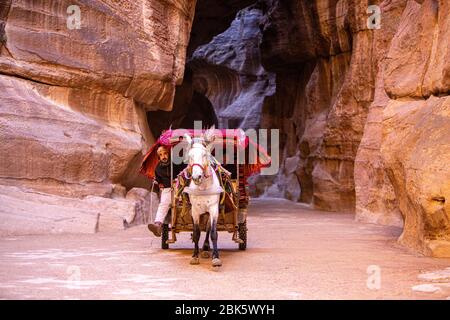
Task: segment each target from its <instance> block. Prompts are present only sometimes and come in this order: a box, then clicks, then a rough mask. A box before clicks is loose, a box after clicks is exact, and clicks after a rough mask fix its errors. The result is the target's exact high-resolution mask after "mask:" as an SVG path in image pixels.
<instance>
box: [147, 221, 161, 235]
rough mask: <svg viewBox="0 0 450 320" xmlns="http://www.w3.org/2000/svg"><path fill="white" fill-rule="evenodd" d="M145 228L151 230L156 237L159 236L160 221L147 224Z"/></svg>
mask: <svg viewBox="0 0 450 320" xmlns="http://www.w3.org/2000/svg"><path fill="white" fill-rule="evenodd" d="M147 228H148V230H150V231H151V232H153V234H154V235H155V236H156V237H161V229H162V223H161V222H155V223H150V224H149V225H148V226H147Z"/></svg>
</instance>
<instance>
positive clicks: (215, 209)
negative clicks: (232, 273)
mask: <svg viewBox="0 0 450 320" xmlns="http://www.w3.org/2000/svg"><path fill="white" fill-rule="evenodd" d="M209 214H210V219H211V240H212V243H213V253H212V265H213V267H220V266H221V265H222V261H221V260H220V259H219V250H218V249H217V238H218V232H217V220H218V218H219V201H217V205H213V206H211V208H210V212H209Z"/></svg>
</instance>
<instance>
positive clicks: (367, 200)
mask: <svg viewBox="0 0 450 320" xmlns="http://www.w3.org/2000/svg"><path fill="white" fill-rule="evenodd" d="M260 3H261V4H262V8H263V11H264V18H263V19H262V22H261V27H262V32H263V38H262V42H261V45H260V49H261V56H262V64H263V66H264V68H265V69H266V70H268V71H269V72H275V73H276V93H275V94H274V95H273V96H271V97H267V98H266V99H265V102H264V107H263V111H262V115H261V126H262V127H266V128H280V129H281V145H280V151H281V153H282V159H283V161H282V167H281V169H280V173H279V175H278V176H277V177H275V178H274V177H272V178H264V177H260V178H257V179H256V181H255V182H254V183H255V186H256V188H255V192H254V193H255V194H263V193H265V194H266V195H268V196H282V197H286V198H288V199H292V200H296V201H301V202H306V203H310V204H311V205H312V206H314V207H315V208H320V209H325V210H333V211H356V218H357V219H358V220H362V221H367V222H374V223H381V224H388V225H396V226H403V225H404V232H403V235H402V237H401V238H400V241H401V242H402V243H404V244H405V245H407V246H409V247H413V248H415V249H417V250H419V251H421V252H423V253H425V254H429V255H435V256H449V255H450V250H449V248H450V246H449V244H450V243H449V239H450V211H449V208H448V197H449V195H448V186H449V185H450V178H449V170H450V166H448V159H450V153H449V145H450V139H449V138H448V137H449V136H450V127H449V125H450V121H448V120H449V119H448V110H449V107H448V101H447V96H448V93H449V92H450V87H449V81H450V75H449V59H448V58H449V56H448V55H449V46H450V45H449V40H448V39H449V37H448V32H449V31H448V24H449V23H450V22H449V21H450V19H449V10H450V9H449V4H448V2H447V1H438V0H425V1H420V2H419V1H412V0H411V1H407V0H396V1H375V2H373V1H371V2H370V4H375V5H378V6H379V8H380V9H381V28H380V29H370V28H369V27H368V23H367V20H368V18H369V16H370V15H371V14H370V13H367V9H368V7H369V3H368V1H352V0H347V1H346V0H341V1H327V0H322V1H277V0H262V1H260Z"/></svg>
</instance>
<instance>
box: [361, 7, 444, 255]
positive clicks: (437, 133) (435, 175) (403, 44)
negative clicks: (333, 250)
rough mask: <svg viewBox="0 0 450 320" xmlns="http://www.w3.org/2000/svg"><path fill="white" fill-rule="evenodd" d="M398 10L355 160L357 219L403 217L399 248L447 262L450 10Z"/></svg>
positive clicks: (414, 8) (370, 220) (389, 221)
mask: <svg viewBox="0 0 450 320" xmlns="http://www.w3.org/2000/svg"><path fill="white" fill-rule="evenodd" d="M403 7H404V9H403V10H402V11H401V13H399V14H396V15H395V16H396V17H397V19H396V20H397V23H396V28H392V29H391V30H390V31H389V34H390V36H389V37H388V38H386V39H388V40H389V42H387V45H386V44H385V45H384V48H385V49H384V50H385V52H386V53H385V55H384V56H380V62H379V68H378V70H379V71H378V76H377V84H376V90H375V93H376V94H375V100H374V102H373V103H372V105H371V106H370V110H369V117H368V121H367V124H366V129H365V132H364V136H363V139H362V142H361V146H360V148H359V151H358V156H357V158H356V167H355V178H357V179H356V186H357V195H358V197H357V200H358V201H357V218H358V219H360V220H363V221H369V222H382V223H388V224H392V221H394V222H395V221H397V220H398V219H397V217H398V215H397V212H400V213H401V217H402V220H403V224H404V230H403V234H402V236H401V238H400V242H401V243H403V244H405V245H407V246H409V247H412V248H415V249H417V250H418V251H420V252H423V253H425V254H427V255H433V256H438V257H443V256H445V257H449V256H450V219H449V218H450V207H449V205H448V199H449V197H450V190H449V186H450V166H449V165H448V163H449V159H450V139H449V137H450V121H449V120H450V118H449V115H450V113H449V112H450V106H449V100H448V94H449V92H450V74H449V66H450V65H449V60H448V58H449V54H450V44H449V40H448V39H449V37H448V33H449V31H448V28H449V24H450V5H449V3H448V1H423V2H422V3H418V2H415V1H408V2H407V3H406V6H402V8H403ZM383 37H386V35H383ZM380 38H381V37H380ZM378 43H380V44H382V43H386V40H384V41H382V40H381V39H380V40H379V41H378Z"/></svg>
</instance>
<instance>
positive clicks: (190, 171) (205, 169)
mask: <svg viewBox="0 0 450 320" xmlns="http://www.w3.org/2000/svg"><path fill="white" fill-rule="evenodd" d="M194 148H202V149H203V150H204V151H206V152H207V150H206V147H205V146H203V145H201V146H192V149H194ZM195 166H197V167H199V168H200V169H201V170H202V173H203V176H204V177H205V179H208V178H209V177H210V175H209V174H208V173H207V170H208V167H209V164H203V165H201V164H200V163H192V164H189V165H188V167H187V169H188V172H189V174H190V176H191V177H192V169H193V168H194V167H195Z"/></svg>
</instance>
